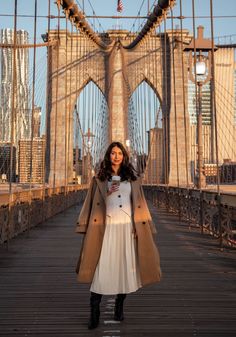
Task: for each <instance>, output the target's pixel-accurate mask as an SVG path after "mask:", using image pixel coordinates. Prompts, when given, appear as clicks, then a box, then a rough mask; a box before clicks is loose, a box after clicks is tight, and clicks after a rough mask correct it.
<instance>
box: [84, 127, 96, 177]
mask: <svg viewBox="0 0 236 337" xmlns="http://www.w3.org/2000/svg"><path fill="white" fill-rule="evenodd" d="M94 137H95V135H94V134H93V133H92V132H91V129H90V128H88V132H87V133H85V134H84V135H83V140H84V141H83V148H84V149H85V153H86V155H87V156H86V157H87V158H86V159H87V170H85V171H86V174H85V171H84V175H85V176H86V179H85V180H86V182H87V183H88V182H89V181H90V180H91V179H92V156H91V149H92V146H93V140H94ZM83 160H84V156H83ZM83 167H84V165H83Z"/></svg>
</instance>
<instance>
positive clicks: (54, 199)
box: [0, 185, 87, 244]
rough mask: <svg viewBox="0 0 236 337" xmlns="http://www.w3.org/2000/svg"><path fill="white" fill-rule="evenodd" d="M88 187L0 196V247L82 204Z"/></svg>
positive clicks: (31, 191)
mask: <svg viewBox="0 0 236 337" xmlns="http://www.w3.org/2000/svg"><path fill="white" fill-rule="evenodd" d="M86 190H87V185H79V186H78V185H71V186H66V187H65V186H60V187H56V188H45V189H43V188H39V189H32V190H28V191H27V190H26V191H19V192H15V193H12V195H11V200H10V199H9V194H7V193H6V194H1V195H0V244H1V243H4V242H8V241H9V240H10V239H11V238H13V237H14V236H16V235H18V234H20V233H22V232H24V231H29V230H30V228H32V227H34V226H36V225H38V224H40V223H42V222H44V221H45V220H47V219H49V218H51V217H53V216H54V215H56V214H58V213H60V212H63V211H64V210H66V209H67V208H69V207H71V206H73V205H75V204H77V203H80V202H82V201H83V199H84V197H85V193H86Z"/></svg>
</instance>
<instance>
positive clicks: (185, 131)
mask: <svg viewBox="0 0 236 337" xmlns="http://www.w3.org/2000/svg"><path fill="white" fill-rule="evenodd" d="M180 32H181V33H180V34H181V36H180V39H181V42H180V44H181V67H182V83H183V86H182V88H183V108H184V140H185V170H186V182H187V188H188V189H189V175H188V137H187V124H186V118H187V116H186V95H185V85H186V83H185V66H184V51H183V49H184V48H183V14H182V0H180Z"/></svg>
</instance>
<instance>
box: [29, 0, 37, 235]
mask: <svg viewBox="0 0 236 337" xmlns="http://www.w3.org/2000/svg"><path fill="white" fill-rule="evenodd" d="M36 33H37V0H35V2H34V54H33V81H32V110H31V111H32V115H31V143H30V192H29V193H30V198H29V217H28V226H27V229H28V231H29V228H30V220H31V211H32V210H31V202H32V190H31V189H32V179H33V141H34V106H35V104H34V100H35V97H34V96H35V69H36Z"/></svg>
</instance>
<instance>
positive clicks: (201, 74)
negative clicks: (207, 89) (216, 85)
mask: <svg viewBox="0 0 236 337" xmlns="http://www.w3.org/2000/svg"><path fill="white" fill-rule="evenodd" d="M197 30H198V35H197V39H195V40H192V42H191V43H190V44H189V45H188V46H187V47H186V48H185V50H186V51H189V79H190V80H191V81H192V82H193V83H195V84H196V85H197V97H196V102H197V104H196V108H197V109H196V110H197V111H196V112H197V152H198V153H197V162H198V179H197V188H199V189H201V188H203V187H205V186H206V179H205V176H204V174H203V141H202V87H203V85H204V84H205V83H207V82H208V81H210V79H211V51H212V41H211V40H209V39H204V38H203V31H204V27H203V26H199V27H198V29H197Z"/></svg>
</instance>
